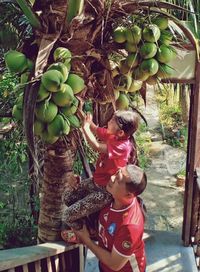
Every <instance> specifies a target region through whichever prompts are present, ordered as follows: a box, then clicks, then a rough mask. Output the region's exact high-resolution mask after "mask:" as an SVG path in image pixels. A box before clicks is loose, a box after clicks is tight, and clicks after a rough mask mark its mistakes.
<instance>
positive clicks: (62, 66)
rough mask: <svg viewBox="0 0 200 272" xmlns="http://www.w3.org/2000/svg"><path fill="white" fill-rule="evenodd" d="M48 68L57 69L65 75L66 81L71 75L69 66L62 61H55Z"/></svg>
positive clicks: (64, 79)
mask: <svg viewBox="0 0 200 272" xmlns="http://www.w3.org/2000/svg"><path fill="white" fill-rule="evenodd" d="M48 70H57V71H59V72H61V74H62V75H63V81H64V82H65V81H66V80H67V78H68V75H69V70H68V68H67V66H66V65H65V64H64V63H62V62H57V63H53V64H51V65H50V66H49V68H48Z"/></svg>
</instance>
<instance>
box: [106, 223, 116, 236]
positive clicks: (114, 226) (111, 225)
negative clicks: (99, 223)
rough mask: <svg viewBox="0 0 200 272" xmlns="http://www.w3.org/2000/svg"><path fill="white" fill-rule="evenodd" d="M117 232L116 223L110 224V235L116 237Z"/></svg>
mask: <svg viewBox="0 0 200 272" xmlns="http://www.w3.org/2000/svg"><path fill="white" fill-rule="evenodd" d="M115 230H116V223H112V224H110V226H109V227H108V233H109V234H110V235H114V233H115Z"/></svg>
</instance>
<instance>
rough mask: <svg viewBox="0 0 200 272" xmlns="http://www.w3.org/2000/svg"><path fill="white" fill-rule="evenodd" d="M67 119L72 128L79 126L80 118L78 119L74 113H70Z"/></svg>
mask: <svg viewBox="0 0 200 272" xmlns="http://www.w3.org/2000/svg"><path fill="white" fill-rule="evenodd" d="M67 119H68V120H69V122H70V126H71V127H72V128H80V126H81V123H80V120H79V119H78V117H77V116H76V115H70V116H68V117H67Z"/></svg>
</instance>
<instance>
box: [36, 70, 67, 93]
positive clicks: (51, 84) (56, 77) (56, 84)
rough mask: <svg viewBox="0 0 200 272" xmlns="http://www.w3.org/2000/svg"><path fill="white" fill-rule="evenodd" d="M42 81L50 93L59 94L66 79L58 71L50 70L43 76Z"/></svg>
mask: <svg viewBox="0 0 200 272" xmlns="http://www.w3.org/2000/svg"><path fill="white" fill-rule="evenodd" d="M41 81H42V84H43V85H44V87H45V88H46V89H47V90H48V91H49V92H58V91H59V90H60V85H61V84H62V83H63V82H64V79H63V75H62V74H61V72H59V71H57V70H49V71H46V72H45V73H44V74H43V75H42V79H41Z"/></svg>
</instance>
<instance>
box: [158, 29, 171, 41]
mask: <svg viewBox="0 0 200 272" xmlns="http://www.w3.org/2000/svg"><path fill="white" fill-rule="evenodd" d="M172 39H173V35H172V33H171V32H170V31H167V30H162V31H161V35H160V38H159V40H158V42H159V43H160V44H166V45H169V44H170V43H171V42H172Z"/></svg>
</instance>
